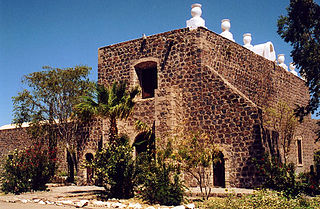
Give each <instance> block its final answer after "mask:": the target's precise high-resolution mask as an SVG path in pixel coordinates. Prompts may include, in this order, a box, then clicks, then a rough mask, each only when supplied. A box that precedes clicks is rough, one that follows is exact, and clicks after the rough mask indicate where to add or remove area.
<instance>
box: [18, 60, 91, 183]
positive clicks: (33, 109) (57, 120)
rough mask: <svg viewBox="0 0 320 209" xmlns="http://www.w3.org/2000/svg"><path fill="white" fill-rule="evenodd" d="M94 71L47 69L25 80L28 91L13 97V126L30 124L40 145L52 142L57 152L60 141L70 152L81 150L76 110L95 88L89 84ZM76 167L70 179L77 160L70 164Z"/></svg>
mask: <svg viewBox="0 0 320 209" xmlns="http://www.w3.org/2000/svg"><path fill="white" fill-rule="evenodd" d="M90 70H91V68H89V67H86V66H76V67H74V68H66V69H59V68H52V67H48V66H45V67H43V71H40V72H34V73H30V74H28V75H26V76H24V80H23V83H24V84H26V85H27V88H26V89H24V90H23V91H22V92H20V93H18V96H15V97H13V105H14V119H13V123H16V124H18V125H21V124H22V123H23V122H30V126H31V128H29V129H28V131H30V132H31V135H32V136H33V137H35V138H37V140H39V141H43V140H44V139H48V141H49V145H50V149H52V150H53V149H55V148H56V146H57V139H60V140H62V141H63V142H64V143H63V144H65V145H66V148H67V149H68V152H71V153H74V152H75V150H76V149H77V138H76V133H77V132H78V130H79V127H80V126H81V121H80V120H79V118H78V117H75V116H76V115H75V108H74V106H75V105H76V104H78V103H79V102H80V98H79V97H81V96H84V95H88V94H90V92H91V91H92V90H93V87H94V84H93V83H92V82H90V81H89V79H88V74H89V72H90ZM68 164H69V167H72V169H71V170H70V173H69V178H70V179H72V180H73V176H74V173H73V172H72V171H73V170H74V169H73V167H74V166H75V165H76V164H77V163H76V162H75V159H72V162H71V161H70V160H69V161H68Z"/></svg>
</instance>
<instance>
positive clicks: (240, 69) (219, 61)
mask: <svg viewBox="0 0 320 209" xmlns="http://www.w3.org/2000/svg"><path fill="white" fill-rule="evenodd" d="M200 42H201V43H200V45H201V47H202V54H201V62H202V63H203V64H204V65H207V66H210V67H212V69H213V70H215V71H217V72H219V73H220V74H221V76H223V77H224V78H225V79H227V80H228V82H230V83H231V84H232V85H234V86H235V88H237V89H238V90H239V91H241V92H242V93H243V94H244V95H246V96H247V97H248V98H249V99H250V100H251V101H252V102H254V103H255V104H256V105H257V106H258V107H259V108H261V109H264V108H266V107H270V106H272V107H275V106H276V105H277V103H278V102H279V101H281V102H285V103H286V104H287V105H288V106H289V107H291V108H292V109H294V108H296V107H297V106H303V105H306V104H307V103H308V101H309V91H308V87H307V86H306V85H305V82H304V81H303V80H302V79H301V78H299V77H297V76H295V75H293V74H292V73H290V72H288V71H286V70H285V69H283V68H281V67H279V66H278V65H276V63H274V62H272V61H269V60H267V59H265V58H263V57H261V56H259V55H257V54H255V53H253V52H252V51H250V50H248V49H246V48H244V47H242V46H240V45H238V44H236V43H234V42H232V41H230V40H228V39H226V38H224V37H221V36H219V35H217V34H215V33H213V32H211V31H209V30H206V29H200ZM314 123H315V121H314V120H311V117H310V115H309V116H307V117H306V118H305V119H304V122H303V123H302V124H299V125H298V127H297V129H296V132H295V136H294V140H293V141H292V143H291V146H290V147H291V148H290V150H291V151H290V153H289V161H291V162H294V163H297V143H296V140H297V139H301V140H302V154H303V163H302V164H301V165H299V166H298V167H297V172H302V171H308V169H309V168H310V165H312V164H313V152H314V149H315V144H314V140H315V139H316V136H315V134H314V130H315V127H314ZM262 128H263V133H264V134H266V133H267V132H268V131H270V130H269V129H272V128H271V127H269V126H268V125H267V124H266V123H265V121H264V123H263V124H262ZM271 131H272V130H271ZM264 138H268V137H267V136H264ZM264 144H265V145H266V146H267V147H268V146H274V145H270V144H268V142H266V141H265V142H264Z"/></svg>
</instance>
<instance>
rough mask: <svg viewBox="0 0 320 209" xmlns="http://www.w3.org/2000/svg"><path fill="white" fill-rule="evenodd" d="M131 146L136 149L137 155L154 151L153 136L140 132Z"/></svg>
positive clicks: (152, 134) (149, 133)
mask: <svg viewBox="0 0 320 209" xmlns="http://www.w3.org/2000/svg"><path fill="white" fill-rule="evenodd" d="M133 146H134V147H135V148H136V152H137V155H139V154H140V153H145V152H149V153H151V152H152V150H154V149H155V135H154V133H151V132H147V131H146V132H142V133H140V134H138V135H137V137H136V139H135V141H134V144H133Z"/></svg>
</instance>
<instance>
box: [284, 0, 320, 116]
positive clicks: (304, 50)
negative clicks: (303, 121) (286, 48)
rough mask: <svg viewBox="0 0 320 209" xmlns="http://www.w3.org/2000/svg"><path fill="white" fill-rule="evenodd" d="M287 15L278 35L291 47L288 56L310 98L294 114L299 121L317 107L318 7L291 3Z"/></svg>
mask: <svg viewBox="0 0 320 209" xmlns="http://www.w3.org/2000/svg"><path fill="white" fill-rule="evenodd" d="M287 11H288V14H287V16H280V18H279V20H278V34H279V35H280V36H281V37H282V38H283V39H284V40H285V41H286V42H288V43H290V44H291V45H292V46H293V50H292V51H291V56H292V58H293V61H294V63H295V64H296V66H297V67H298V68H300V74H301V75H302V76H304V77H305V78H306V79H307V85H308V87H309V90H310V94H311V100H310V102H309V104H308V105H307V106H306V107H300V108H299V109H298V111H297V114H298V115H299V116H301V118H302V116H304V115H307V114H309V113H310V112H311V113H314V112H315V111H317V109H318V107H319V103H320V90H319V89H320V88H319V84H320V6H319V5H318V4H317V3H316V2H314V1H313V0H290V5H289V7H288V8H287ZM317 114H319V111H318V112H317Z"/></svg>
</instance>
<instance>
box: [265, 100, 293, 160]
mask: <svg viewBox="0 0 320 209" xmlns="http://www.w3.org/2000/svg"><path fill="white" fill-rule="evenodd" d="M264 120H265V121H266V124H268V125H269V126H271V128H272V129H273V130H274V131H276V132H277V133H278V134H279V139H278V142H279V144H280V147H281V149H282V153H283V156H282V159H283V161H284V163H286V162H287V158H288V156H287V155H288V153H289V152H290V145H291V142H292V141H293V135H294V132H295V130H296V127H297V125H298V120H297V118H296V116H295V114H294V110H293V109H292V108H290V107H289V106H288V104H287V103H286V102H284V101H279V102H278V103H277V104H276V106H275V107H268V108H265V114H264Z"/></svg>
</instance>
